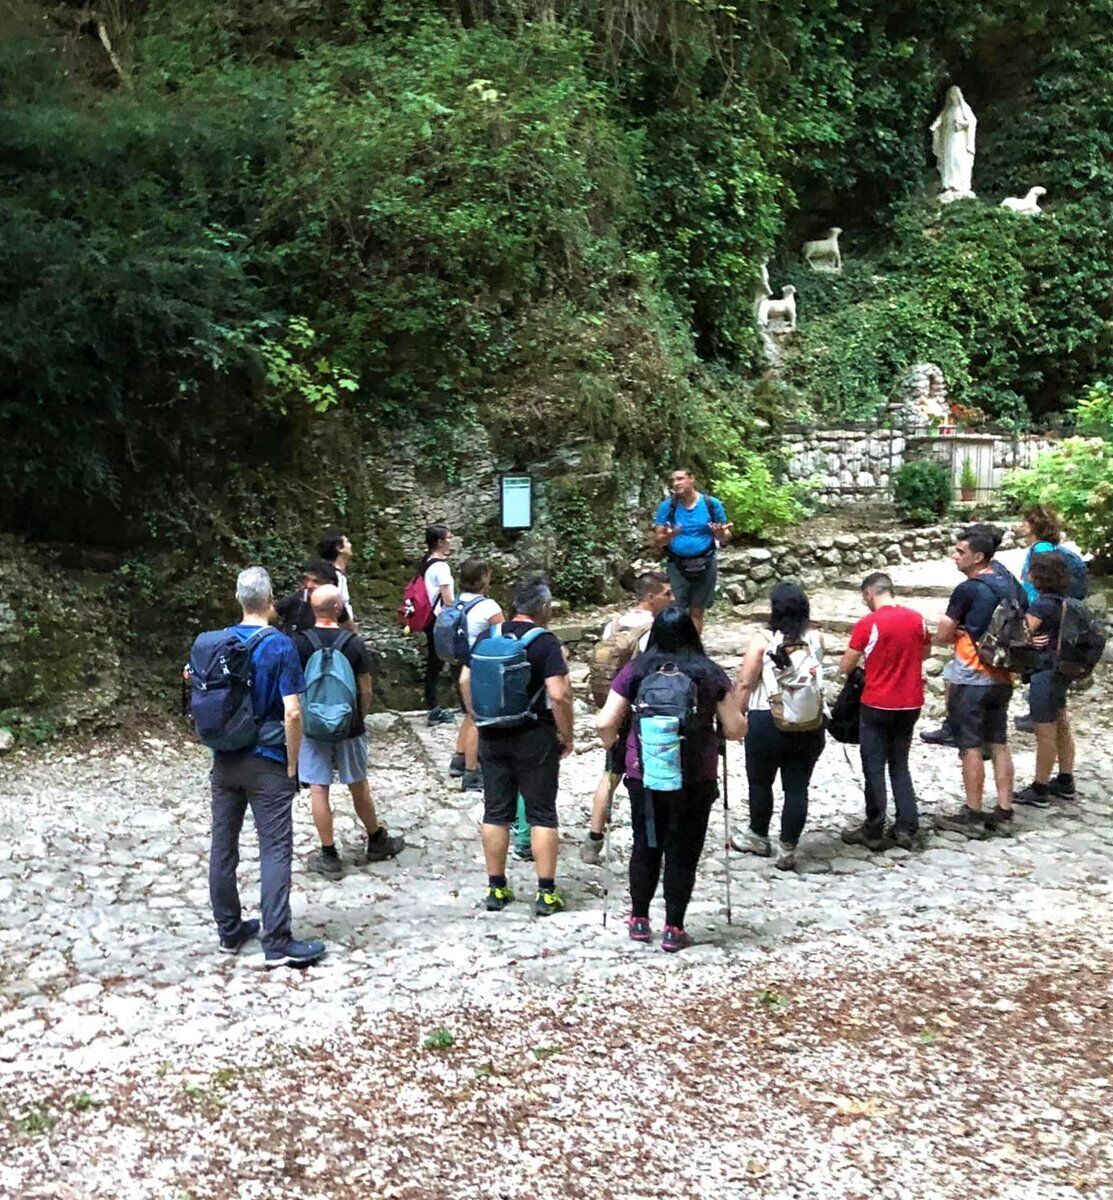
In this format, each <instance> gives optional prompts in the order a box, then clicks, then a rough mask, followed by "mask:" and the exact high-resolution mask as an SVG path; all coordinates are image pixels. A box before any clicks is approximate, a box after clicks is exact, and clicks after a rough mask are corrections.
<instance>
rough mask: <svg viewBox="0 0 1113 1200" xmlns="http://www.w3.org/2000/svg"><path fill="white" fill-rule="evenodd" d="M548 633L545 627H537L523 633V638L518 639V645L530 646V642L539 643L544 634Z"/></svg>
mask: <svg viewBox="0 0 1113 1200" xmlns="http://www.w3.org/2000/svg"><path fill="white" fill-rule="evenodd" d="M548 632H549V631H548V630H547V629H546V628H545V626H544V625H535V626H534V627H533V628H532V629H530V630H528V631H527V632H526V633H523V634H522V636H521V637H520V638H518V639H517V641H518V644H519V645H521V646H528V645H529V644H530V642H535V641H537V639H538V638H539V637H540V636H541V635H542V634H543V633H548Z"/></svg>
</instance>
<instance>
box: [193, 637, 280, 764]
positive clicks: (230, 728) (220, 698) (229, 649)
mask: <svg viewBox="0 0 1113 1200" xmlns="http://www.w3.org/2000/svg"><path fill="white" fill-rule="evenodd" d="M277 632H278V631H277V630H275V629H272V628H271V627H270V626H269V625H264V626H263V627H262V628H261V629H258V630H256V631H255V632H254V633H253V634H252V635H251V636H250V637H248V638H242V637H240V636H239V635H238V634H236V633H233V632H232V631H231V630H228V629H217V630H214V631H213V632H211V633H201V634H198V635H197V638H196V639H195V641H194V643H193V648H192V649H191V650H190V652H189V666H188V668H187V671H188V674H189V709H190V716H191V718H192V720H193V727H194V729H195V730H196V731H197V736H198V738H200V739H201V744H202V745H204V746H207V747H208V748H209V749H210V750H222V751H227V750H248V749H250V748H251V747H252V746H254V745H255V744H256V742H258V741H259V740H260V736H259V735H260V726H259V722H258V720H257V719H256V716H255V709H254V706H253V704H252V701H251V682H252V670H251V657H252V655H253V654H254V653H255V649H256V647H257V646H259V645H260V643H261V642H262V641H263V640H264V638H266V637H268V636H269V635H271V634H274V633H277Z"/></svg>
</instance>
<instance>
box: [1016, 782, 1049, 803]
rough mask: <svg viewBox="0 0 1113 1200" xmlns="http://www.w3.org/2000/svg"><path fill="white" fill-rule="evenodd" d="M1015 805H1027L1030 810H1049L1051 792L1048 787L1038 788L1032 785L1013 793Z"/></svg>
mask: <svg viewBox="0 0 1113 1200" xmlns="http://www.w3.org/2000/svg"><path fill="white" fill-rule="evenodd" d="M1013 803H1014V804H1025V805H1027V806H1028V807H1029V808H1047V807H1048V805H1049V804H1050V803H1051V791H1050V789H1049V788H1047V787H1042V788H1041V787H1037V785H1036V784H1034V783H1030V784H1029V785H1028V786H1027V787H1026V788H1024V789H1023V790H1021V791H1019V792H1014V793H1013Z"/></svg>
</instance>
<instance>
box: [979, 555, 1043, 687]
mask: <svg viewBox="0 0 1113 1200" xmlns="http://www.w3.org/2000/svg"><path fill="white" fill-rule="evenodd" d="M977 582H978V583H981V584H983V585H984V586H985V587H988V588H989V590H990V591H991V592H992V593H993V594H994V595H995V596H996V597H997V607H996V608H995V609H994V610H993V615H992V616H991V617H990V618H989V625H988V626H987V627H986V631H985V633H983V634H982V636H981V637H980V638H978V640H977V641H976V642H975V643H974V648H975V650H977V652H978V658H979V659H980V660H981V662H982V663H984V664H985V665H986V666H987V667H992V668H993V669H994V670H997V671H1011V672H1013V673H1023V672H1026V671H1031V670H1034V669H1035V668H1036V667H1037V666H1038V664H1039V654H1038V652H1037V651H1036V649H1035V647H1034V646H1033V645H1032V638H1031V632H1030V631H1029V629H1028V622H1027V620H1026V618H1025V613H1024V608H1023V606H1022V605H1021V603H1020V600H1019V598H1018V597H1017V596H1014V595H1006V594H1004V593H1002V592H1000V591H998V589H997V588H995V587H993V585H992V584H990V583H987V582H986V581H985V580H984V579H981V578H979V579H978V580H977Z"/></svg>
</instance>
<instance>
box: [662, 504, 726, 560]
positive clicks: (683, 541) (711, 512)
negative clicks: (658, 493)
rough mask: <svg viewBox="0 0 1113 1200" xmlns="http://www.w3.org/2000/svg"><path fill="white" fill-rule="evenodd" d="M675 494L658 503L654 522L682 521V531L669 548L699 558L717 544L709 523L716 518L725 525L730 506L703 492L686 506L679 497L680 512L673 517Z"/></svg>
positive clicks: (673, 523) (675, 523) (678, 554)
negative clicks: (689, 505)
mask: <svg viewBox="0 0 1113 1200" xmlns="http://www.w3.org/2000/svg"><path fill="white" fill-rule="evenodd" d="M672 506H673V497H672V496H667V497H666V498H665V499H664V500H662V501H661V503H660V504H658V505H657V514H656V516H654V518H653V524H654V525H669V524H672V525H679V526H680V529H681V532H680V533H678V534H677V535H676V537H674V538H673V539H672V541H671V542H670V543H669V545H668V549H669V551H670V552H671V553H672V554H675V555H677V557H679V558H695V556H696V555H697V554H706V553H707V551H708V550H710V549H712V548H713V547H714V545H715V539H714V537H712V535H711V529H710V528H709V526H710V525H711V523H712V522H714V523H715V524H717V525H725V524H726V521H727V514H726V510H725V509H724V508H723V506H722V504H721V503H720V502H719V501H718V500H716V499H715V497H714V496H705V495H704V494H703V493H702V492H700V494H699V499H698V500H697V501H696V502H695V504H694V505H693V506H692V507H691V508H685V507H684V505H683V504H681V503H680V502H679V501H676V516H675V517H673V518H672V521H671V522H670V521H669V513H670V511H671V510H672Z"/></svg>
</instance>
